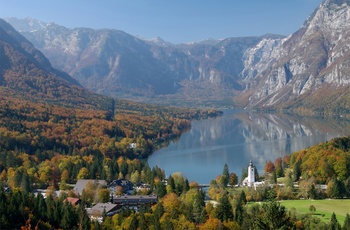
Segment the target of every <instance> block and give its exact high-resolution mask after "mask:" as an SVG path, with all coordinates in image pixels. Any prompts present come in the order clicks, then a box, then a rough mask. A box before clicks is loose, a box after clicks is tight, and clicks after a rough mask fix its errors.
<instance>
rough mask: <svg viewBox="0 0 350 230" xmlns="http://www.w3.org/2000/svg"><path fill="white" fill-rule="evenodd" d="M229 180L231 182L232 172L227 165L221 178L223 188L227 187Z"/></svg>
mask: <svg viewBox="0 0 350 230" xmlns="http://www.w3.org/2000/svg"><path fill="white" fill-rule="evenodd" d="M229 180H230V172H229V170H228V166H227V164H225V165H224V169H223V171H222V175H221V178H220V183H221V185H222V186H223V187H227V184H228V182H229Z"/></svg>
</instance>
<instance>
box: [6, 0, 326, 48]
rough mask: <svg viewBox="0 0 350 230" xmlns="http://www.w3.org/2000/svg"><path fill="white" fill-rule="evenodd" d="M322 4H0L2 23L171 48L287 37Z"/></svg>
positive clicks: (177, 0)
mask: <svg viewBox="0 0 350 230" xmlns="http://www.w3.org/2000/svg"><path fill="white" fill-rule="evenodd" d="M321 2H322V0H187V1H185V0H172V1H171V0H99V1H97V0H0V18H4V17H17V18H24V17H31V18H35V19H39V20H42V21H45V22H55V23H57V24H59V25H63V26H65V27H68V28H74V27H88V28H96V29H99V28H113V29H118V30H122V31H125V32H127V33H129V34H131V35H135V36H141V37H144V38H153V37H156V36H159V37H161V38H163V39H164V40H166V41H169V42H172V43H175V44H177V43H185V42H191V41H200V40H204V39H208V38H212V39H221V38H227V37H239V36H260V35H263V34H266V33H275V34H283V35H289V34H291V33H293V32H295V31H296V30H298V29H299V28H300V27H301V26H302V24H303V22H304V21H305V20H306V19H307V17H308V16H309V15H310V14H311V13H312V12H313V11H314V9H316V8H317V7H318V6H319V5H320V3H321Z"/></svg>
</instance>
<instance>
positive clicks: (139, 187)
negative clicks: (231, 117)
mask: <svg viewBox="0 0 350 230" xmlns="http://www.w3.org/2000/svg"><path fill="white" fill-rule="evenodd" d="M134 189H135V190H136V191H137V192H139V191H142V190H146V191H149V190H150V189H151V187H150V185H148V184H145V183H139V184H138V185H137V186H135V187H134Z"/></svg>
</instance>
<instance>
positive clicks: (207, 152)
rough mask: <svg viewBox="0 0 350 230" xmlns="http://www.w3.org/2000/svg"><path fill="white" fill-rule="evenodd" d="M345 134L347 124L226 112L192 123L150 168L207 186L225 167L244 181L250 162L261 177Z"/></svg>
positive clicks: (156, 155)
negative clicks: (279, 162)
mask: <svg viewBox="0 0 350 230" xmlns="http://www.w3.org/2000/svg"><path fill="white" fill-rule="evenodd" d="M346 135H350V124H349V122H346V121H344V120H332V119H328V120H324V119H321V118H305V117H300V116H290V115H280V114H279V115H277V114H256V113H250V112H246V111H238V110H224V115H223V116H221V117H217V118H212V119H207V120H199V121H193V122H192V127H191V129H190V130H189V131H188V132H186V133H184V134H182V135H181V137H180V138H179V139H178V140H175V141H172V142H171V143H170V144H169V145H168V146H167V147H165V148H162V149H160V150H157V151H155V152H154V153H153V154H152V155H151V156H150V157H149V158H148V164H149V165H150V167H154V166H156V165H158V166H159V167H160V168H161V169H164V170H165V174H166V176H169V175H171V174H172V173H174V172H182V173H183V175H184V176H185V177H187V178H188V180H189V181H197V182H198V183H200V184H209V183H210V181H211V180H213V179H215V178H216V176H218V175H220V174H221V173H222V171H223V168H224V164H225V163H226V164H227V165H228V167H229V170H230V172H235V173H236V174H237V175H238V176H239V178H240V176H241V172H242V168H244V170H246V168H247V167H248V164H249V161H250V160H252V161H253V163H254V165H256V167H257V169H258V172H259V175H261V174H263V173H264V172H263V169H264V166H265V163H266V161H268V160H271V161H273V162H274V161H275V159H276V158H278V157H282V158H283V157H284V156H285V155H289V154H291V153H293V152H295V151H299V150H301V149H304V148H307V147H310V146H312V145H315V144H317V143H320V142H324V141H327V140H330V139H333V138H334V137H339V136H346Z"/></svg>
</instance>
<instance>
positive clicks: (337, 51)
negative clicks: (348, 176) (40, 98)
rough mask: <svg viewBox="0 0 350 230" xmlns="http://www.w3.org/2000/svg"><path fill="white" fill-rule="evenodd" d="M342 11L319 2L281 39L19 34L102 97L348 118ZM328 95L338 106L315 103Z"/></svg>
mask: <svg viewBox="0 0 350 230" xmlns="http://www.w3.org/2000/svg"><path fill="white" fill-rule="evenodd" d="M349 12H350V7H349V1H345V0H326V1H324V2H323V3H321V5H320V6H319V7H318V8H317V9H315V11H314V12H313V13H312V14H311V15H310V16H309V17H308V19H307V20H306V21H305V22H304V24H303V26H302V27H301V28H300V29H299V30H298V31H296V32H295V33H293V34H291V35H290V36H288V37H285V36H280V35H273V34H266V35H264V36H260V37H241V38H239V37H238V38H226V39H222V40H210V39H209V40H204V41H200V42H193V43H186V44H177V45H174V44H171V43H168V42H166V41H164V40H162V39H161V38H155V39H153V40H142V39H139V38H136V37H134V36H132V35H129V34H127V33H125V32H122V31H118V30H111V29H104V30H93V29H86V28H74V29H67V28H64V27H59V28H60V29H61V30H63V31H64V33H63V32H62V33H55V31H54V30H53V29H50V25H47V26H46V27H43V28H41V29H39V30H31V31H30V32H22V34H23V35H24V36H25V37H27V38H28V39H29V40H30V41H32V42H33V44H35V45H36V46H37V47H38V48H39V49H40V50H41V51H42V52H43V53H44V54H45V55H46V56H47V57H48V58H49V59H50V60H51V62H52V63H53V65H54V66H55V67H56V68H59V69H62V70H64V71H66V72H68V73H69V74H70V75H72V76H73V77H74V78H75V79H77V80H78V81H79V82H80V83H81V84H82V85H83V86H84V87H86V88H88V89H91V90H93V91H95V92H97V93H102V94H105V95H108V96H113V97H122V98H127V99H135V100H141V101H147V102H155V103H157V102H158V103H159V102H160V103H165V104H167V103H170V104H180V105H183V104H185V105H192V106H193V105H200V106H202V105H204V106H208V105H209V106H219V107H220V106H232V105H234V106H240V107H245V108H260V109H273V110H275V109H283V110H286V109H287V110H294V109H298V108H300V107H307V108H310V110H315V111H322V110H323V109H324V108H326V109H330V110H334V109H335V107H337V108H338V109H337V110H338V111H345V112H349V110H350V109H349V107H350V99H349V97H350V95H349V93H348V92H347V89H348V87H349V85H350V78H349V72H350V70H349V67H348V65H350V63H348V62H349V61H348V60H349V59H348V57H349V56H350V53H349V52H348V48H346V44H347V43H349V42H350V41H348V37H350V36H348V32H347V31H348V29H350V28H349V27H350V23H348V21H350V18H349V14H350V13H349ZM37 24H40V23H37ZM41 24H43V23H41ZM51 26H53V25H51ZM23 27H25V26H23ZM87 31H88V32H87ZM50 33H51V34H50ZM69 49H71V50H69ZM327 89H328V91H333V92H338V96H339V98H338V99H337V101H336V103H338V104H337V105H334V103H333V102H334V100H333V99H334V98H333V99H331V98H332V97H328V98H326V97H324V98H321V99H320V102H317V100H315V99H314V97H315V96H316V95H323V94H321V93H320V92H327ZM327 94H333V93H332V92H327V93H326V95H327ZM323 96H324V95H323ZM296 102H298V103H296ZM336 103H335V104H336ZM310 105H311V106H310ZM322 107H324V108H322Z"/></svg>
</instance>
